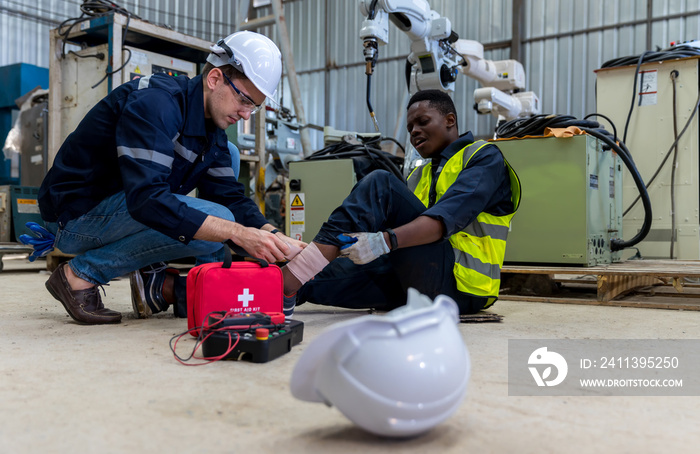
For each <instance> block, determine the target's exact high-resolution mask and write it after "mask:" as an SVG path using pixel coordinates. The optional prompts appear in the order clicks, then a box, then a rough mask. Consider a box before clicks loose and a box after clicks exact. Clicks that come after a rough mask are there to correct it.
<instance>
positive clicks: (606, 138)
mask: <svg viewBox="0 0 700 454" xmlns="http://www.w3.org/2000/svg"><path fill="white" fill-rule="evenodd" d="M581 130H583V131H585V132H587V133H588V134H590V135H592V136H593V137H597V138H598V139H600V140H601V141H603V142H604V143H606V144H607V145H608V146H609V147H610V148H612V149H613V150H614V151H615V152H617V154H618V156H620V159H622V162H623V163H624V164H625V166H626V167H627V170H629V171H630V173H631V174H632V178H633V179H634V182H635V184H636V185H637V190H638V191H639V196H640V197H641V198H642V204H643V205H644V223H643V224H642V228H641V229H640V230H639V232H637V234H636V235H635V236H634V237H633V238H632V239H631V240H628V241H625V240H622V239H620V238H613V239H612V240H610V250H611V251H612V252H615V251H621V250H622V249H626V248H629V247H632V246H634V245H636V244H637V243H639V242H641V241H642V240H643V239H644V238H646V236H647V234H648V233H649V230H651V221H652V211H651V200H649V193H648V192H647V190H646V187H645V186H644V181H643V180H642V176H641V175H640V174H639V171H638V170H637V167H636V166H635V165H634V162H633V161H632V159H631V155H630V153H629V150H627V148H626V147H625V146H624V142H620V145H618V144H617V143H615V142H614V141H613V140H612V139H611V138H610V135H609V134H604V133H602V132H601V131H600V130H597V129H592V128H586V127H581Z"/></svg>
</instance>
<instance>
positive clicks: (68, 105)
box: [48, 13, 211, 167]
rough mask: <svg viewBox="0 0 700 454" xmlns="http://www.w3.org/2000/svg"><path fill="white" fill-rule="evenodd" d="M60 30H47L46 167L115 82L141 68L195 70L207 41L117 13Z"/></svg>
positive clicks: (145, 70) (193, 72) (178, 71)
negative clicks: (48, 53)
mask: <svg viewBox="0 0 700 454" xmlns="http://www.w3.org/2000/svg"><path fill="white" fill-rule="evenodd" d="M62 32H64V30H61V29H60V28H57V29H53V30H51V35H50V55H51V60H50V61H49V131H48V155H49V163H48V165H49V167H50V166H51V164H52V163H53V158H54V157H55V156H56V153H57V152H58V149H59V147H60V146H61V143H63V140H64V139H65V137H66V136H67V135H68V134H69V133H70V132H72V131H73V130H74V129H75V126H77V124H78V123H79V122H80V120H81V119H82V118H83V116H84V115H85V113H87V111H88V110H90V108H91V107H92V106H94V105H95V104H96V103H97V102H98V101H99V100H100V99H102V98H103V97H104V96H106V95H107V93H109V92H110V91H112V89H113V88H114V87H117V86H118V85H120V84H122V83H123V82H125V81H127V80H130V79H131V78H132V77H136V76H137V75H138V74H139V73H141V74H145V75H147V74H151V73H153V72H172V73H173V75H175V74H181V73H182V74H184V73H187V75H188V76H194V75H196V74H197V73H198V71H197V69H198V66H197V64H198V63H203V62H204V61H205V60H206V58H207V55H208V54H209V52H210V49H209V47H210V46H211V43H210V42H208V41H205V40H202V39H199V38H195V37H193V36H189V35H185V34H183V33H178V32H176V31H173V30H170V29H167V28H164V27H159V26H156V25H154V24H151V23H149V22H146V21H142V20H139V19H134V18H130V19H128V18H127V17H126V16H123V15H121V14H116V13H115V14H110V15H107V16H101V17H96V18H94V19H91V20H88V21H84V22H82V23H81V24H80V27H75V28H74V29H72V30H71V31H70V32H69V34H68V35H66V34H65V33H62ZM99 54H102V55H103V56H104V58H102V59H101V58H99V57H98V55H99ZM127 60H128V61H127ZM125 62H126V64H124V63H125ZM122 66H124V67H123V68H122ZM118 69H119V71H117V70H118ZM105 76H106V78H105ZM102 78H105V79H104V80H103V81H102V82H101V83H100V84H97V82H100V80H101V79H102Z"/></svg>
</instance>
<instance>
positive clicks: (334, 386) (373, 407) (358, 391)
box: [291, 289, 471, 437]
mask: <svg viewBox="0 0 700 454" xmlns="http://www.w3.org/2000/svg"><path fill="white" fill-rule="evenodd" d="M458 323H459V310H458V308H457V304H456V303H455V302H454V301H453V300H452V299H451V298H449V297H447V296H445V295H440V296H438V297H437V298H436V299H435V302H433V301H432V300H431V299H430V298H428V297H427V296H425V295H421V294H420V293H419V292H418V291H416V290H415V289H409V294H408V302H407V304H406V305H405V306H402V307H399V308H397V309H394V310H393V311H391V312H388V313H387V314H385V315H383V316H379V315H366V316H363V317H359V318H357V319H354V320H350V321H348V322H341V323H338V324H336V325H333V326H331V327H330V328H329V329H327V330H326V331H324V332H323V333H321V334H320V335H319V336H318V337H317V338H316V339H314V341H313V342H312V343H311V344H309V346H308V347H307V348H306V350H304V352H303V353H302V356H301V358H299V361H298V362H297V364H296V366H295V368H294V371H293V372H292V379H291V391H292V394H293V395H294V397H296V398H298V399H301V400H305V401H310V402H323V403H325V404H326V405H328V406H335V407H337V408H338V410H339V411H340V412H341V413H343V414H344V415H345V416H346V417H347V418H348V419H350V420H351V421H352V422H354V423H355V424H357V425H358V426H360V427H362V428H363V429H365V430H367V431H369V432H372V433H374V434H377V435H382V436H389V437H407V436H413V435H418V434H420V433H423V432H426V431H428V430H429V429H431V428H433V427H434V426H436V425H437V424H439V423H441V422H442V421H444V420H445V419H447V418H448V417H449V416H450V415H452V413H454V412H455V411H456V410H457V408H458V407H459V405H460V404H461V403H462V400H463V399H464V396H465V395H466V391H467V382H468V381H469V375H470V370H471V366H470V361H469V352H468V351H467V347H466V345H465V344H464V341H463V340H462V336H461V335H460V333H459V330H458V329H457V324H458Z"/></svg>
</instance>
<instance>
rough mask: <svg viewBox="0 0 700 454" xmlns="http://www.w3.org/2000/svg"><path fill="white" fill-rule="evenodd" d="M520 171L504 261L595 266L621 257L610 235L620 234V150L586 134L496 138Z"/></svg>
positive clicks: (518, 171) (619, 259) (619, 236)
mask: <svg viewBox="0 0 700 454" xmlns="http://www.w3.org/2000/svg"><path fill="white" fill-rule="evenodd" d="M496 145H498V147H499V148H500V149H501V151H502V152H503V154H504V156H505V157H506V159H507V160H508V162H509V163H510V164H511V165H512V166H513V168H514V169H515V171H516V173H517V174H518V176H519V177H520V181H521V184H522V194H523V196H522V201H521V205H520V209H519V210H518V212H517V214H516V215H515V217H514V218H513V221H512V223H511V231H510V233H509V234H508V244H507V246H506V257H505V261H506V263H514V264H517V263H523V264H524V263H528V264H562V265H579V266H594V265H598V264H606V263H611V262H619V261H621V259H622V257H621V252H620V251H617V252H611V249H610V240H611V239H613V238H622V237H623V236H622V170H623V163H622V160H621V159H620V157H619V156H617V155H616V154H615V153H614V152H612V151H610V150H607V151H606V150H603V148H602V142H600V141H599V140H598V139H596V138H595V137H592V136H589V135H579V136H574V137H568V138H556V137H543V138H527V139H515V140H499V141H497V142H496Z"/></svg>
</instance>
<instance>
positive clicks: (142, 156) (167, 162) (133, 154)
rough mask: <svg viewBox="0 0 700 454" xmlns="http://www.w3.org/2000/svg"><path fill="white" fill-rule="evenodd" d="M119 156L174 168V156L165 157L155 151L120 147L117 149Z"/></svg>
mask: <svg viewBox="0 0 700 454" xmlns="http://www.w3.org/2000/svg"><path fill="white" fill-rule="evenodd" d="M117 156H118V157H122V156H128V157H130V158H133V159H139V160H142V161H149V162H154V163H156V164H160V165H162V166H165V167H167V168H169V169H170V168H172V166H173V161H174V158H173V157H172V156H168V155H164V154H163V153H159V152H157V151H155V150H146V149H144V148H129V147H124V146H120V147H117Z"/></svg>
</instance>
